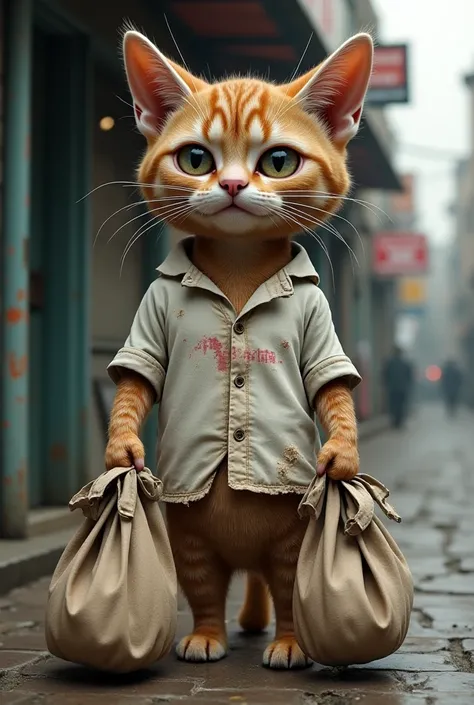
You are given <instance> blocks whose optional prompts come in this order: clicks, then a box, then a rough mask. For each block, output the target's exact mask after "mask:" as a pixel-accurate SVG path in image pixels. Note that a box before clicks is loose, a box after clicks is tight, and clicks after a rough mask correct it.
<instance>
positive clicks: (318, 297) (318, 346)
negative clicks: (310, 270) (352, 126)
mask: <svg viewBox="0 0 474 705" xmlns="http://www.w3.org/2000/svg"><path fill="white" fill-rule="evenodd" d="M301 372H302V376H303V381H304V386H305V390H306V394H307V396H308V399H309V401H310V403H311V405H312V406H313V407H314V402H315V398H316V395H317V393H318V392H319V390H320V389H321V387H323V386H324V385H325V384H327V383H328V382H332V381H333V380H335V379H339V378H341V377H346V378H347V379H348V382H349V385H350V387H351V389H354V388H355V387H356V386H357V385H358V384H359V382H360V381H361V377H360V375H359V373H358V371H357V370H356V368H355V366H354V365H353V364H352V362H351V360H350V359H349V358H348V357H347V355H346V354H345V353H344V350H343V349H342V345H341V343H340V341H339V338H338V337H337V335H336V331H335V329H334V323H333V320H332V315H331V309H330V308H329V303H328V301H327V299H326V297H325V296H324V294H323V292H322V291H321V290H320V289H319V288H317V287H315V288H314V294H313V296H312V297H311V300H310V301H309V302H308V309H307V313H306V327H305V334H304V340H303V347H302V354H301Z"/></svg>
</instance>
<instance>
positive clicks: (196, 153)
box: [190, 149, 204, 169]
mask: <svg viewBox="0 0 474 705" xmlns="http://www.w3.org/2000/svg"><path fill="white" fill-rule="evenodd" d="M203 156H204V152H203V151H202V149H192V150H191V157H190V161H191V166H192V168H193V169H199V167H200V166H201V162H202V158H203Z"/></svg>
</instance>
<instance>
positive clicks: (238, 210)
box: [216, 202, 257, 217]
mask: <svg viewBox="0 0 474 705" xmlns="http://www.w3.org/2000/svg"><path fill="white" fill-rule="evenodd" d="M221 213H226V214H229V215H233V214H234V215H242V213H245V214H246V215H252V216H254V217H256V215H257V214H256V213H253V212H252V211H251V210H250V209H248V208H245V207H244V206H239V205H238V204H237V203H235V202H234V203H231V204H230V205H228V206H225V207H224V208H221V210H220V211H217V213H216V215H220V214H221Z"/></svg>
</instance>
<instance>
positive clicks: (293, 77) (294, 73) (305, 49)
mask: <svg viewBox="0 0 474 705" xmlns="http://www.w3.org/2000/svg"><path fill="white" fill-rule="evenodd" d="M313 37H314V32H311V34H310V35H309V39H308V42H307V44H306V46H305V48H304V51H303V53H302V54H301V59H300V60H299V61H298V64H297V66H296V68H295V70H294V71H293V73H292V74H291V76H290V80H289V83H291V82H292V81H293V80H294V79H295V78H296V76H297V74H298V71H299V70H300V67H301V64H302V63H303V60H304V57H305V56H306V53H307V51H308V49H309V45H310V44H311V42H312V41H313Z"/></svg>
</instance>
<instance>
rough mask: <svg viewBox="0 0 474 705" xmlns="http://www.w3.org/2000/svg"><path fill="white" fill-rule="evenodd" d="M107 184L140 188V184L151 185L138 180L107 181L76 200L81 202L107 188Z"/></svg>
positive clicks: (143, 185)
mask: <svg viewBox="0 0 474 705" xmlns="http://www.w3.org/2000/svg"><path fill="white" fill-rule="evenodd" d="M105 186H124V187H128V188H139V187H140V186H142V187H145V186H146V187H149V186H150V184H140V183H137V182H136V181H107V182H106V183H104V184H100V185H99V186H96V187H95V188H93V189H92V190H91V191H89V192H88V193H86V195H85V196H82V197H81V198H80V199H79V200H78V201H76V203H80V202H81V201H83V200H84V199H85V198H88V197H89V196H91V195H92V194H93V193H95V192H96V191H99V190H100V189H102V188H105Z"/></svg>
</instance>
